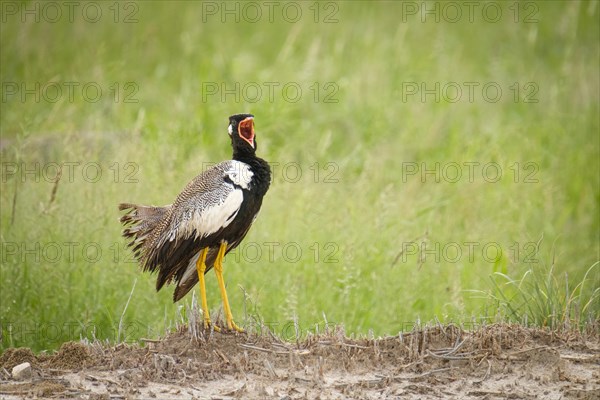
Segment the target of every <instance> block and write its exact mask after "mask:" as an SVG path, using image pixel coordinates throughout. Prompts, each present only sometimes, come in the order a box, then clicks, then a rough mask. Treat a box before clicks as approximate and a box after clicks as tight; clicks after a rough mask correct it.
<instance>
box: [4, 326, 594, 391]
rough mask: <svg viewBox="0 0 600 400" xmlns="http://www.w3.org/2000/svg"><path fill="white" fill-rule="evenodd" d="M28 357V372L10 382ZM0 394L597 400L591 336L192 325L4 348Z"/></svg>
mask: <svg viewBox="0 0 600 400" xmlns="http://www.w3.org/2000/svg"><path fill="white" fill-rule="evenodd" d="M25 361H28V362H30V363H31V364H32V366H33V376H32V378H31V379H28V380H26V381H16V380H14V379H12V377H11V375H10V371H11V370H12V367H13V366H15V365H17V364H19V363H21V362H25ZM0 378H1V380H0V398H2V399H21V398H77V399H79V398H81V399H138V398H156V399H189V398H199V399H205V398H207V399H230V398H234V399H236V398H243V399H264V398H277V399H344V398H360V399H387V398H402V399H439V398H452V399H490V400H491V399H599V398H600V340H599V337H598V333H597V332H594V333H590V334H581V333H579V332H562V333H556V332H550V331H548V330H540V329H530V328H524V327H521V326H518V325H490V326H486V327H482V328H480V329H478V330H475V331H463V330H461V329H460V328H458V327H456V326H454V325H448V326H437V327H430V328H426V329H421V330H415V331H413V332H410V333H405V334H402V335H399V336H394V337H386V338H379V339H349V338H347V337H345V336H344V334H343V332H342V331H341V330H337V331H335V332H331V333H328V334H323V335H320V336H318V337H316V336H310V337H309V338H308V339H305V340H303V341H300V342H297V343H290V342H284V341H280V340H279V339H278V338H276V337H274V336H272V335H263V336H253V335H247V334H232V333H224V334H221V333H216V332H200V333H196V334H191V333H190V332H189V331H188V330H187V329H181V330H180V331H178V332H176V333H173V334H171V335H169V336H168V337H166V338H165V339H163V340H160V341H147V342H146V345H145V346H140V345H126V344H120V345H117V346H106V345H102V344H99V343H95V344H92V345H88V344H83V343H75V342H69V343H65V344H64V345H63V346H62V347H61V349H60V350H59V351H58V352H57V353H55V354H53V355H44V354H41V355H37V356H36V355H34V354H33V353H32V352H31V351H30V350H29V349H23V348H19V349H8V350H6V351H5V352H4V353H3V354H2V355H1V356H0Z"/></svg>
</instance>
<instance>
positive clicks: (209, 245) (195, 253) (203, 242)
mask: <svg viewBox="0 0 600 400" xmlns="http://www.w3.org/2000/svg"><path fill="white" fill-rule="evenodd" d="M228 131H229V136H230V137H231V145H232V147H233V159H232V160H229V161H223V162H221V163H219V164H217V165H215V166H214V167H212V168H210V169H208V170H206V171H204V172H202V173H201V174H200V175H198V176H197V177H196V178H194V180H192V181H191V182H190V183H189V184H188V185H187V186H186V187H185V189H183V191H182V192H181V193H180V194H179V195H178V196H177V198H176V199H175V202H174V203H173V204H170V205H167V206H164V207H154V206H143V205H136V204H129V203H123V204H120V205H119V209H120V210H125V211H126V213H125V215H124V216H123V217H122V218H121V222H122V223H123V225H124V226H125V229H124V231H123V236H125V237H126V238H127V239H128V240H129V243H128V244H129V246H130V247H132V249H133V252H134V254H135V257H136V258H137V260H138V261H139V262H140V264H141V266H142V268H143V270H144V271H150V272H155V271H157V272H158V279H157V281H156V290H160V289H161V288H162V287H163V286H164V284H165V283H171V282H173V281H174V282H175V283H176V285H177V286H176V288H175V293H174V295H173V301H174V302H176V301H178V300H180V299H181V298H182V297H183V296H185V295H186V294H187V293H188V292H189V291H190V290H191V289H192V287H194V285H196V283H198V282H200V297H201V301H202V311H203V313H204V326H205V327H208V326H209V325H210V324H211V321H210V315H209V312H208V305H207V301H206V287H205V280H204V275H205V274H206V273H207V272H208V271H209V270H210V269H211V268H213V267H214V269H215V273H216V275H217V280H218V283H219V289H220V291H221V297H222V300H223V309H224V313H225V319H226V323H227V328H228V329H230V330H233V329H235V330H237V331H242V330H241V329H240V328H239V327H238V326H237V325H236V324H235V323H234V321H233V316H232V315H231V309H230V307H229V301H228V300H227V292H226V290H225V282H224V280H223V257H224V256H225V254H227V253H228V252H230V251H231V250H233V249H234V248H235V247H237V246H238V245H239V244H240V242H241V241H242V239H244V236H246V234H247V233H248V230H249V229H250V226H251V225H252V222H254V219H255V218H256V216H257V214H258V211H259V210H260V207H261V204H262V200H263V196H264V195H265V193H266V192H267V190H268V189H269V184H270V182H271V169H270V168H269V164H268V163H267V162H266V161H265V160H263V159H261V158H258V157H257V156H256V138H255V133H254V116H253V115H252V114H236V115H232V116H231V117H229V128H228ZM214 328H215V329H216V330H220V329H219V328H218V327H217V326H215V327H214Z"/></svg>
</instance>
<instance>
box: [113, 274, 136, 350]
mask: <svg viewBox="0 0 600 400" xmlns="http://www.w3.org/2000/svg"><path fill="white" fill-rule="evenodd" d="M136 283H137V278H135V280H134V281H133V287H132V288H131V293H129V298H128V299H127V303H125V307H124V308H123V312H122V313H121V318H120V319H119V331H118V333H117V342H118V343H120V342H121V331H122V329H123V318H125V312H126V311H127V307H128V306H129V302H130V301H131V297H132V296H133V291H134V290H135V284H136Z"/></svg>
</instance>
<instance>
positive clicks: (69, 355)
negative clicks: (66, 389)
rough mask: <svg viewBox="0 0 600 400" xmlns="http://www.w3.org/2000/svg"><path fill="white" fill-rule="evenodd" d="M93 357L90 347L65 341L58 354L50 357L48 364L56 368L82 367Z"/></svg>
mask: <svg viewBox="0 0 600 400" xmlns="http://www.w3.org/2000/svg"><path fill="white" fill-rule="evenodd" d="M90 359H91V357H90V352H89V350H88V347H87V346H86V345H84V344H82V343H75V342H67V343H63V345H62V346H60V349H59V350H58V354H56V355H54V356H52V357H50V358H49V360H48V362H47V364H48V366H50V367H51V368H55V369H81V368H83V367H84V366H85V365H86V363H87V362H88V361H89V360H90Z"/></svg>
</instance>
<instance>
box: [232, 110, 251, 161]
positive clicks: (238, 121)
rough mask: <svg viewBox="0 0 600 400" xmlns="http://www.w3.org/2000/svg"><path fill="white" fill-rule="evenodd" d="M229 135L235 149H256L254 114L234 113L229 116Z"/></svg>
mask: <svg viewBox="0 0 600 400" xmlns="http://www.w3.org/2000/svg"><path fill="white" fill-rule="evenodd" d="M227 130H228V131H229V136H230V137H231V143H232V144H233V147H234V149H236V150H242V151H243V150H246V151H248V150H251V151H252V152H254V151H255V150H256V141H255V140H254V115H252V114H235V115H232V116H231V117H229V128H228V129H227Z"/></svg>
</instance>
